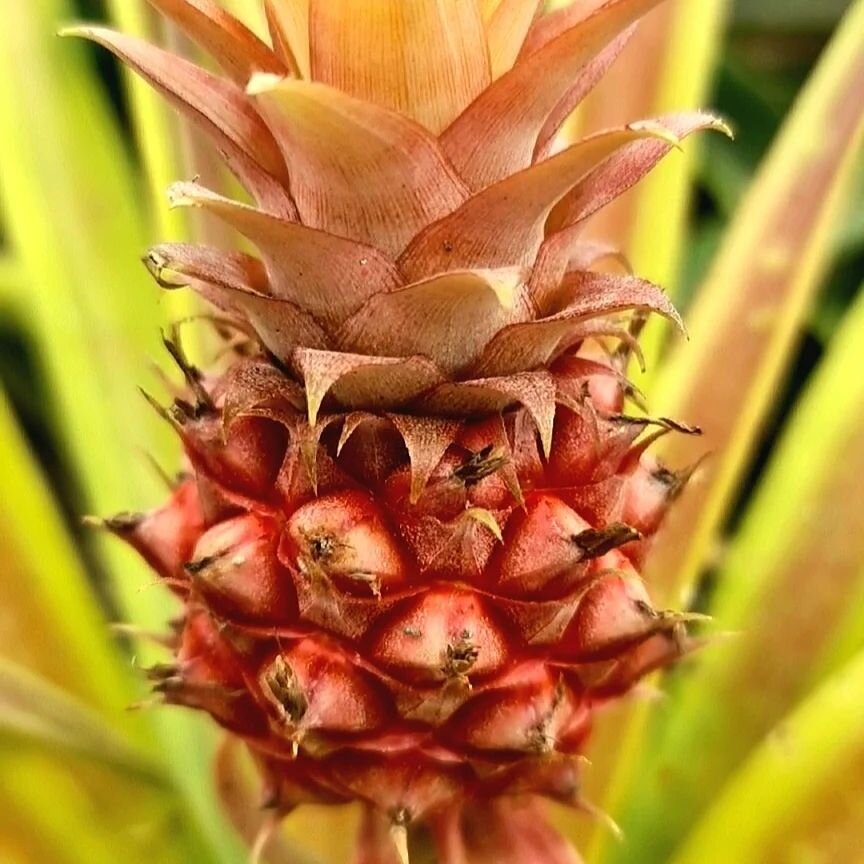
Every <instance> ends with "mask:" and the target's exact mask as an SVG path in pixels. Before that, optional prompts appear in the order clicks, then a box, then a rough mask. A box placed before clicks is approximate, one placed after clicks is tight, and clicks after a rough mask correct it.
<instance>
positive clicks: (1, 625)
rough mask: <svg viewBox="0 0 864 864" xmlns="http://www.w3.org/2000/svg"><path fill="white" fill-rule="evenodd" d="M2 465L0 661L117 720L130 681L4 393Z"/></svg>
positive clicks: (0, 430) (127, 696) (128, 694)
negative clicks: (15, 663)
mask: <svg viewBox="0 0 864 864" xmlns="http://www.w3.org/2000/svg"><path fill="white" fill-rule="evenodd" d="M0 463H2V464H3V466H4V468H3V489H4V494H3V495H2V496H0V550H2V559H3V566H4V577H3V579H2V580H0V609H2V610H3V613H4V614H3V617H2V618H0V655H5V656H7V657H8V656H13V655H14V656H15V657H16V659H18V660H19V662H26V663H27V665H28V666H30V668H31V669H34V670H38V671H39V672H40V673H41V674H44V675H46V676H50V677H51V678H52V679H53V680H54V681H55V683H57V684H62V685H63V686H65V687H66V688H67V689H68V690H69V691H71V692H73V693H76V694H78V695H79V696H81V697H82V698H84V699H86V700H87V701H88V702H89V703H90V704H92V705H93V706H95V707H98V708H100V709H103V710H105V711H107V712H109V713H113V714H116V713H117V712H118V711H122V708H123V706H125V705H126V704H128V702H129V701H131V700H132V698H133V694H134V692H135V691H134V689H133V688H132V686H131V677H130V675H129V674H128V672H127V671H126V670H124V669H123V668H122V664H121V659H120V656H119V654H118V652H117V651H116V650H115V646H114V645H113V644H112V642H111V640H110V638H109V635H108V630H107V627H106V623H105V619H104V617H103V615H102V613H101V611H100V609H99V607H98V605H97V603H96V601H95V598H94V596H93V594H92V591H91V590H90V586H89V584H88V580H87V574H86V572H85V571H84V569H83V567H82V565H81V562H80V560H79V558H78V553H77V551H76V550H75V547H74V546H73V544H72V542H71V540H70V538H69V535H68V534H67V532H66V529H65V526H64V525H63V522H62V517H61V516H60V514H59V512H58V511H57V507H56V504H55V502H54V500H53V498H52V496H51V491H50V489H48V488H47V487H46V485H45V481H44V479H43V477H42V475H41V472H40V471H39V468H38V466H37V465H36V464H35V462H34V460H33V457H32V455H31V454H30V451H29V449H28V447H27V445H26V442H25V441H24V439H23V437H22V435H21V433H20V431H19V429H18V427H17V424H16V423H15V418H14V417H13V416H12V413H11V409H10V406H9V404H8V403H7V401H6V398H5V396H4V394H3V392H2V390H0ZM37 526H38V528H37ZM126 719H127V722H126V723H125V725H126V726H127V728H128V726H129V723H128V718H126ZM140 731H143V730H140V729H139V732H140Z"/></svg>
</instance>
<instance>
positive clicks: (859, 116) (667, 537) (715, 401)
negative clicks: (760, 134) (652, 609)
mask: <svg viewBox="0 0 864 864" xmlns="http://www.w3.org/2000/svg"><path fill="white" fill-rule="evenodd" d="M814 129H818V130H820V135H819V138H818V141H816V140H814V137H813V130H814ZM862 130H864V4H862V3H861V2H857V3H856V4H855V5H854V6H853V7H852V8H851V9H850V11H849V13H848V14H847V16H846V18H845V19H844V21H843V24H842V25H841V27H840V29H839V30H838V32H837V34H836V35H835V37H834V39H833V40H832V42H831V45H830V47H829V48H828V49H826V52H825V54H824V55H823V57H822V59H821V61H820V63H819V65H818V67H817V69H816V71H815V72H814V74H813V76H812V78H811V80H810V81H809V82H808V84H807V85H806V87H805V90H804V91H803V92H802V95H801V97H800V98H799V100H798V102H797V103H796V105H795V108H794V109H793V112H792V114H791V116H790V118H789V120H788V121H787V123H786V124H785V126H784V129H783V131H782V133H781V135H780V139H779V140H778V141H777V143H776V144H775V146H774V147H773V148H772V151H771V154H770V156H769V157H768V160H767V162H766V164H765V165H764V167H763V168H762V170H761V171H760V173H759V176H758V178H757V179H756V181H755V183H754V184H753V186H752V187H751V189H750V192H749V193H748V195H747V198H746V200H745V202H744V203H743V205H742V208H741V210H740V211H739V214H738V216H737V218H736V220H735V222H734V225H733V227H732V229H731V230H730V232H729V235H728V237H727V239H726V241H725V243H724V244H723V247H722V248H721V250H720V253H719V255H718V258H717V260H716V261H715V263H714V266H713V267H712V269H711V272H710V273H709V275H708V278H707V281H706V283H705V284H704V285H703V286H702V288H701V290H700V292H699V295H698V297H697V300H696V303H695V305H694V309H693V313H692V315H691V316H690V319H689V328H690V335H691V339H690V341H689V342H688V343H682V344H679V345H677V346H676V348H675V350H674V352H673V353H672V355H671V356H670V358H669V362H668V363H666V364H665V365H664V368H663V373H662V375H661V376H660V377H659V378H658V380H657V386H656V390H654V392H653V393H652V403H653V407H654V408H655V410H659V412H660V413H661V414H662V415H664V416H675V417H680V418H682V419H684V420H686V421H687V422H689V423H694V424H696V425H699V426H701V427H702V428H703V429H704V430H705V434H704V436H703V437H702V439H700V440H698V441H688V440H685V439H684V437H683V436H675V440H671V437H672V436H670V440H669V444H668V446H665V447H664V455H665V456H666V458H667V459H669V460H671V461H672V463H673V464H687V463H688V462H693V461H695V460H696V459H697V458H698V457H699V456H701V455H703V454H704V453H705V451H706V450H709V451H712V452H713V454H714V455H713V457H712V459H711V460H709V463H710V464H709V465H708V466H707V467H706V469H705V471H704V477H702V478H701V482H699V483H695V484H693V488H692V489H689V490H688V492H687V493H686V494H685V495H684V496H682V499H681V501H679V502H678V505H677V506H676V507H675V508H673V512H672V514H671V516H670V519H669V521H668V524H667V525H666V526H665V528H664V531H663V532H662V534H661V536H660V537H659V538H658V544H657V547H656V548H655V549H654V550H653V552H652V555H651V559H650V561H649V570H648V577H647V578H648V579H649V581H650V582H651V584H652V590H653V595H654V597H655V598H656V599H657V601H658V602H659V603H660V604H661V605H666V604H670V603H671V604H672V605H681V604H682V603H685V604H686V601H687V597H688V595H689V592H690V590H691V588H692V586H693V584H694V581H695V579H696V577H697V575H698V573H699V572H700V570H701V568H702V566H703V565H704V564H705V562H706V561H707V559H708V557H709V555H710V554H711V549H712V547H713V543H714V540H715V537H716V533H717V530H718V528H719V526H720V524H721V521H722V519H723V517H724V515H725V514H726V512H727V511H728V507H729V505H730V502H731V498H732V494H733V490H734V489H735V488H736V484H737V481H738V480H739V479H740V478H741V476H742V474H743V472H744V470H745V469H746V467H747V464H748V461H749V458H750V456H751V455H752V451H753V448H754V446H755V443H756V442H757V441H758V437H759V434H760V432H761V429H762V426H763V424H764V421H765V419H766V417H767V415H768V412H769V410H770V407H771V404H772V401H773V397H774V394H775V391H776V389H777V387H778V385H779V383H780V381H781V380H782V376H783V373H784V371H785V369H786V366H787V365H788V363H789V360H790V356H791V352H792V350H793V348H794V346H795V343H796V337H797V333H798V330H799V328H800V327H801V325H802V322H803V320H804V315H805V314H806V312H807V309H808V305H809V302H810V300H811V299H812V297H813V295H814V293H815V292H816V290H817V288H818V286H819V284H820V278H821V276H822V273H823V272H824V269H825V266H826V264H827V262H828V259H829V255H830V251H831V246H832V244H831V239H832V229H833V227H834V225H835V224H836V222H837V221H838V217H839V215H840V213H841V212H842V210H841V205H842V203H843V195H842V193H843V190H844V186H848V183H847V181H848V179H849V177H850V176H851V171H852V169H853V168H854V164H855V159H856V157H857V153H858V144H859V142H860V140H861V134H862ZM721 357H722V358H723V365H722V369H718V366H717V363H718V358H721Z"/></svg>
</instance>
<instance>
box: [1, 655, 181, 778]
mask: <svg viewBox="0 0 864 864" xmlns="http://www.w3.org/2000/svg"><path fill="white" fill-rule="evenodd" d="M4 738H5V739H8V738H12V739H20V740H22V741H25V742H28V743H35V744H38V745H41V746H44V747H47V748H49V749H51V750H53V751H55V752H56V751H58V750H60V751H68V752H70V753H73V754H75V755H78V756H83V757H85V758H87V759H90V760H92V761H95V762H98V763H99V764H102V765H105V766H108V767H110V768H113V769H114V770H116V771H119V772H121V773H124V774H127V775H129V776H132V777H138V778H140V779H142V780H144V781H145V782H148V783H155V784H160V785H161V784H163V783H164V777H163V775H162V774H161V771H160V769H159V767H158V765H156V764H153V763H152V762H151V761H150V760H149V758H148V757H147V756H145V754H144V753H142V752H139V750H138V749H137V748H135V747H133V746H131V745H130V744H129V743H128V742H127V741H126V739H125V738H123V737H122V736H121V735H119V734H118V733H117V732H116V731H115V730H114V729H112V728H111V727H110V726H108V725H107V724H106V723H105V722H104V721H103V720H102V719H101V718H100V717H99V715H98V714H96V713H95V712H94V711H92V709H90V708H88V707H87V706H86V705H83V704H81V703H79V702H77V701H76V700H75V699H73V698H72V697H70V696H68V695H67V694H66V693H64V692H63V691H62V690H61V689H60V688H59V687H57V686H55V685H53V684H50V683H49V682H48V681H46V680H44V679H41V678H39V677H38V676H37V675H34V674H32V673H30V672H27V671H26V669H24V668H23V667H21V666H18V665H17V664H15V663H12V662H10V661H8V660H2V659H0V741H2V740H3V739H4Z"/></svg>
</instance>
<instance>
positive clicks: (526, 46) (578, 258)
mask: <svg viewBox="0 0 864 864" xmlns="http://www.w3.org/2000/svg"><path fill="white" fill-rule="evenodd" d="M150 2H151V4H152V5H153V6H155V7H156V8H157V9H158V10H159V11H160V12H162V13H163V14H165V15H166V16H168V17H169V18H170V19H171V20H173V21H174V23H175V24H176V25H177V26H178V27H180V28H181V29H182V30H183V31H184V32H185V33H186V34H187V35H188V36H189V37H190V38H191V39H193V40H194V41H195V42H196V43H197V44H198V45H199V46H200V47H201V48H202V49H203V50H204V51H205V52H207V53H208V54H209V55H210V56H211V57H212V58H213V59H214V60H215V61H216V63H218V65H219V66H220V67H221V68H222V70H223V72H224V73H225V76H226V77H218V76H216V75H214V74H211V73H210V72H208V71H205V70H204V69H203V68H201V67H199V66H196V65H194V64H193V63H191V62H189V61H187V60H184V59H182V58H179V57H176V56H174V55H171V54H169V53H166V52H165V51H162V50H161V49H159V48H156V47H154V46H152V45H149V44H146V43H143V42H141V41H139V40H137V39H134V38H132V37H130V36H125V35H121V34H118V33H114V32H111V31H109V30H106V29H102V28H97V27H79V28H76V29H75V30H74V31H73V32H75V33H77V34H79V35H83V36H86V37H88V38H90V39H93V40H95V41H97V42H99V43H101V44H103V45H104V46H106V47H108V48H109V49H110V50H112V51H113V52H114V53H115V54H117V55H118V56H119V57H120V58H122V59H123V60H124V61H125V62H126V63H128V64H129V65H130V66H132V67H133V68H134V69H135V70H136V71H137V72H139V73H140V74H141V75H142V76H144V77H145V78H146V79H147V80H148V81H150V83H151V84H153V85H154V86H155V87H156V88H157V89H159V90H160V91H161V92H162V93H163V94H164V95H165V96H166V97H167V98H168V99H169V100H170V101H171V102H172V103H173V104H174V105H175V106H176V107H177V108H178V109H179V110H180V111H181V112H183V113H184V114H185V115H186V116H187V117H188V118H189V119H190V120H191V121H192V122H194V123H195V124H197V126H198V127H199V128H201V129H202V130H203V131H204V132H205V133H206V134H207V135H208V136H210V138H211V139H212V141H213V142H214V143H215V145H216V146H217V147H218V149H219V150H220V152H221V153H222V155H223V156H224V158H225V162H226V164H227V165H228V166H229V168H230V169H231V170H232V172H233V173H234V174H235V175H236V177H237V179H238V180H239V181H240V183H241V184H242V185H243V187H244V188H245V190H246V191H247V192H248V193H249V195H250V196H251V197H252V199H253V201H254V203H252V204H247V203H241V202H239V201H234V200H229V199H228V198H225V197H223V196H221V195H219V194H217V193H215V192H213V191H210V190H208V189H206V188H203V187H202V186H201V185H199V184H197V183H190V182H183V183H177V184H176V185H175V186H173V187H172V189H171V190H170V193H169V196H170V201H171V204H172V205H173V206H178V207H195V208H200V209H202V210H204V211H206V212H208V213H210V214H212V215H213V216H214V217H216V219H218V220H220V221H221V222H223V223H225V224H227V225H228V226H230V227H231V228H233V229H235V230H236V231H237V232H238V233H239V234H241V235H242V236H243V237H245V238H246V239H247V240H249V241H251V243H252V244H253V245H254V246H255V247H256V248H257V250H258V253H259V255H258V257H254V256H252V255H249V254H246V253H243V252H238V251H234V250H225V249H217V248H212V247H209V246H203V245H190V244H180V243H166V244H161V245H159V246H156V247H155V248H153V249H151V250H150V251H149V252H148V254H147V255H146V257H145V262H146V264H147V266H148V268H149V269H150V271H151V272H152V274H153V275H154V277H155V278H156V280H157V281H158V282H159V284H160V285H162V286H163V287H166V288H177V287H181V286H189V287H191V288H193V289H194V290H196V291H197V292H198V293H200V294H201V295H202V296H203V297H205V298H206V299H207V300H208V301H210V302H211V303H212V304H214V305H215V306H217V307H219V308H220V309H222V310H224V311H225V312H226V313H228V314H230V315H232V316H234V317H235V318H238V319H240V320H242V321H244V322H246V324H247V326H248V327H249V328H250V329H251V332H252V333H254V335H255V337H256V338H257V339H258V340H259V342H260V343H261V345H262V346H263V347H264V348H265V349H266V350H267V351H268V352H269V353H270V354H271V355H272V357H273V358H275V359H276V360H277V361H278V362H279V364H281V366H282V368H283V369H285V370H286V371H287V372H288V373H289V375H290V376H291V377H293V378H294V379H295V380H296V381H297V382H298V384H301V385H302V392H303V393H304V394H305V395H304V398H305V402H306V409H307V413H308V418H309V421H310V423H311V424H312V425H313V426H314V425H315V422H316V420H317V418H318V415H319V412H320V411H321V409H322V406H325V407H333V408H335V409H341V410H349V411H350V410H375V411H391V412H401V413H405V414H417V413H419V414H423V415H426V416H428V415H451V416H453V415H455V416H468V415H476V414H485V413H489V412H495V411H498V410H501V409H503V408H506V407H508V406H511V405H515V404H521V405H524V406H525V407H526V408H527V409H528V410H529V412H530V413H531V416H532V417H533V418H534V420H535V422H536V424H537V426H538V429H539V432H540V436H541V439H542V441H543V443H544V448H545V449H546V450H547V452H548V447H549V444H550V441H551V434H552V420H553V417H554V410H555V408H554V406H555V402H556V398H557V397H558V389H559V388H557V386H556V383H557V382H556V371H555V363H556V361H558V360H559V358H561V357H563V356H564V355H566V354H567V353H568V352H571V351H572V350H573V349H574V346H579V345H581V344H583V343H584V342H586V340H596V339H609V338H613V339H616V338H617V339H618V340H622V341H623V342H624V343H627V342H631V343H632V341H633V340H632V337H631V336H630V334H629V333H628V332H627V330H626V329H625V328H623V327H622V326H621V325H620V324H618V323H616V321H615V320H614V318H615V316H619V315H620V314H621V313H624V312H627V311H629V310H639V311H641V312H648V311H651V312H658V313H660V314H662V315H665V316H666V317H668V318H670V319H672V320H673V321H675V322H676V323H677V324H679V325H680V319H679V317H678V315H677V313H676V312H675V310H674V308H673V306H672V305H671V303H670V302H669V300H668V299H667V298H666V297H665V295H664V294H663V292H662V291H661V290H660V289H659V288H658V287H657V286H655V285H653V284H651V283H650V282H647V281H645V280H642V279H639V278H636V277H634V276H632V275H629V274H621V273H608V272H606V273H603V272H594V271H593V270H592V269H591V268H592V267H595V266H597V265H598V264H600V263H601V262H602V261H603V260H604V259H608V258H609V257H610V255H611V254H612V251H611V250H610V249H609V248H607V247H605V246H601V245H598V244H596V243H589V242H585V240H584V237H583V232H584V227H585V224H586V221H587V220H588V219H589V217H590V216H592V215H593V214H594V213H596V212H597V211H598V210H599V209H600V208H602V207H603V206H604V205H606V204H607V203H609V202H610V201H612V200H613V199H614V198H615V197H617V196H618V195H620V194H621V193H623V192H624V191H625V190H626V189H627V188H629V187H630V186H632V185H633V184H634V183H635V182H637V181H638V180H639V178H640V177H642V176H643V175H644V174H645V173H646V172H647V171H648V170H650V168H651V167H653V166H654V165H655V164H656V163H657V161H658V160H659V159H660V158H662V157H663V156H664V155H665V154H666V153H667V152H668V151H669V150H670V149H671V148H673V147H675V146H677V145H678V144H679V142H680V140H681V139H682V138H684V137H685V136H686V135H688V134H690V133H691V132H693V131H694V130H698V129H723V130H725V129H726V127H725V125H724V124H723V123H722V121H720V120H719V119H718V118H716V117H714V116H712V115H710V114H706V113H702V112H692V113H684V114H676V115H671V116H667V117H662V118H659V119H656V120H652V121H642V122H634V123H630V124H628V125H627V126H624V127H622V128H616V129H611V130H608V131H604V132H600V133H597V134H594V135H591V136H590V137H587V138H584V139H582V140H578V141H576V142H575V143H571V144H569V145H566V146H564V145H561V144H560V142H559V141H558V133H559V132H560V130H561V128H562V125H563V124H564V121H565V119H566V118H567V117H568V115H569V114H570V113H571V112H572V110H573V109H574V108H575V107H576V106H577V105H578V103H579V102H580V101H581V100H582V99H583V98H584V97H585V95H586V94H587V93H588V92H589V91H590V89H591V88H592V87H593V85H594V84H595V83H596V82H597V81H598V79H599V78H600V77H601V75H602V74H603V73H604V71H605V70H606V69H607V68H608V67H609V65H610V64H611V63H612V62H613V61H614V59H615V58H616V57H617V55H618V54H619V53H620V52H621V50H622V49H623V47H624V46H625V44H626V43H627V40H628V38H629V37H630V35H631V34H632V31H633V23H634V21H635V20H636V19H638V18H639V17H640V16H641V15H642V14H644V13H645V12H647V11H648V10H649V9H651V8H652V7H653V6H655V5H657V2H658V0H603V2H599V0H592V2H587V3H577V4H572V5H570V6H568V7H566V8H563V9H561V10H559V11H557V12H553V13H549V14H541V9H542V6H543V4H542V3H538V2H536V0H535V2H508V0H505V2H501V3H495V2H483V3H474V2H471V3H464V2H459V0H447V2H437V0H436V2H411V3H373V4H369V3H366V2H360V0H326V2H322V0H311V2H309V3H300V2H286V0H266V2H265V9H266V12H267V21H268V24H269V27H270V33H271V38H272V43H273V45H272V48H271V47H270V46H268V45H267V44H265V43H264V42H263V41H261V40H260V39H259V38H258V37H257V36H256V35H254V34H253V33H252V32H251V31H250V30H249V29H247V28H246V27H245V26H244V25H243V24H241V23H240V22H239V21H237V20H235V19H234V18H233V17H231V16H230V15H229V14H228V13H227V12H225V11H224V10H223V9H222V8H221V7H220V6H219V5H218V4H217V3H215V2H212V0H150ZM607 269H608V268H607ZM298 392H299V391H298Z"/></svg>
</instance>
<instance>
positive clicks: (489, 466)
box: [453, 444, 507, 486]
mask: <svg viewBox="0 0 864 864" xmlns="http://www.w3.org/2000/svg"><path fill="white" fill-rule="evenodd" d="M506 464H507V457H506V456H504V455H503V454H501V453H500V452H498V451H497V450H496V449H495V445H494V444H489V445H488V446H486V447H484V448H483V449H482V450H480V451H478V452H477V453H472V454H471V455H470V456H469V457H468V458H467V459H466V460H465V461H464V462H463V463H462V464H461V465H460V466H459V467H458V468H456V469H455V470H454V471H453V476H454V477H456V478H458V479H459V480H461V481H462V482H463V483H464V484H465V485H466V486H473V485H475V484H476V483H479V482H480V481H481V480H483V479H484V478H485V477H489V476H490V475H491V474H494V473H495V472H496V471H498V470H499V469H500V468H503V467H504V465H506Z"/></svg>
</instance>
